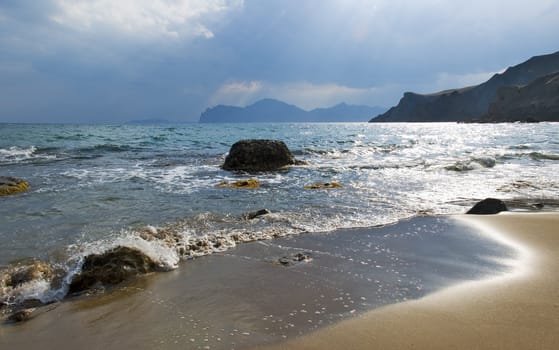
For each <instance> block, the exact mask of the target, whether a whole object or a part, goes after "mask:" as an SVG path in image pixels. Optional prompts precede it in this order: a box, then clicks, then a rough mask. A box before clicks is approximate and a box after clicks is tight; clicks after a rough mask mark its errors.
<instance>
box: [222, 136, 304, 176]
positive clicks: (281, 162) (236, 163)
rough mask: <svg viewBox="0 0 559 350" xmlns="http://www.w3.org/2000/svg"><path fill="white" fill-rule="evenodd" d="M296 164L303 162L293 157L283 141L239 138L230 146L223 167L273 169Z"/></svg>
mask: <svg viewBox="0 0 559 350" xmlns="http://www.w3.org/2000/svg"><path fill="white" fill-rule="evenodd" d="M296 164H303V162H301V161H298V160H297V159H295V157H294V156H293V154H292V153H291V151H290V150H289V149H288V148H287V146H286V144H285V143H284V142H283V141H278V140H241V141H238V142H236V143H235V144H233V146H231V150H230V151H229V154H228V155H227V157H226V158H225V163H223V169H225V170H243V171H249V172H250V171H273V170H278V169H281V168H283V167H286V166H288V165H296Z"/></svg>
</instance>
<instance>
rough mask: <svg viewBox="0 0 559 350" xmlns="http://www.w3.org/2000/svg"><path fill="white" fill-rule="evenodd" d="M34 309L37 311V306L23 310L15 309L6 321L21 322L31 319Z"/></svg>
mask: <svg viewBox="0 0 559 350" xmlns="http://www.w3.org/2000/svg"><path fill="white" fill-rule="evenodd" d="M34 311H35V308H29V309H22V310H18V311H15V312H14V313H13V314H11V315H10V316H8V318H7V319H6V321H7V322H10V323H19V322H25V321H29V320H30V319H31V318H32V316H33V312H34Z"/></svg>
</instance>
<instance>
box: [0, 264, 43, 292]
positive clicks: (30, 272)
mask: <svg viewBox="0 0 559 350" xmlns="http://www.w3.org/2000/svg"><path fill="white" fill-rule="evenodd" d="M53 276H54V271H53V269H52V267H51V266H50V265H49V264H47V263H45V262H42V261H40V260H35V259H25V260H22V261H20V262H18V263H17V264H15V265H14V266H12V267H11V268H8V269H7V270H5V271H4V272H3V273H2V275H1V276H0V287H2V286H4V287H11V288H17V287H19V286H21V285H22V284H24V283H29V282H33V281H37V280H41V279H42V280H50V279H52V277H53Z"/></svg>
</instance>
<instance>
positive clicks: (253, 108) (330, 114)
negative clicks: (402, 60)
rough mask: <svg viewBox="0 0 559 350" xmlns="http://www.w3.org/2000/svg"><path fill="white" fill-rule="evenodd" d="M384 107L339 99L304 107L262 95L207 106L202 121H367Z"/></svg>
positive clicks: (201, 116) (201, 117)
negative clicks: (327, 104) (241, 104)
mask: <svg viewBox="0 0 559 350" xmlns="http://www.w3.org/2000/svg"><path fill="white" fill-rule="evenodd" d="M384 110H385V109H383V108H381V107H369V106H357V105H348V104H345V103H340V104H338V105H335V106H333V107H330V108H316V109H313V110H311V111H305V110H303V109H301V108H299V107H297V106H294V105H290V104H287V103H285V102H282V101H278V100H274V99H263V100H260V101H257V102H256V103H254V104H252V105H249V106H246V107H235V106H225V105H218V106H215V107H212V108H208V109H206V110H205V111H204V112H203V113H202V114H201V115H200V123H254V122H264V123H266V122H276V123H277V122H287V123H296V122H366V121H368V120H369V119H371V117H372V116H374V115H376V114H378V113H381V112H382V111H384Z"/></svg>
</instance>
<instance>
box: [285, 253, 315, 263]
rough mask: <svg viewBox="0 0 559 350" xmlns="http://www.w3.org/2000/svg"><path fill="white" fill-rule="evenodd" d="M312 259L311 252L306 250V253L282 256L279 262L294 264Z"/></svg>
mask: <svg viewBox="0 0 559 350" xmlns="http://www.w3.org/2000/svg"><path fill="white" fill-rule="evenodd" d="M311 260H312V257H311V254H310V253H307V252H304V253H296V254H293V255H290V256H282V257H281V258H279V259H278V260H277V263H278V264H279V265H282V266H293V265H295V264H297V263H301V262H309V261H311Z"/></svg>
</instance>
